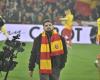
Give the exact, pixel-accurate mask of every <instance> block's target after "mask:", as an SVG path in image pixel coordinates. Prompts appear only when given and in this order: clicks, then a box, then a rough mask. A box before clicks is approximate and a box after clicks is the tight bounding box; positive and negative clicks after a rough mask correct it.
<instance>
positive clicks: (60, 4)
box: [0, 0, 100, 24]
mask: <svg viewBox="0 0 100 80" xmlns="http://www.w3.org/2000/svg"><path fill="white" fill-rule="evenodd" d="M91 1H92V0H91ZM76 2H77V0H0V15H1V16H3V17H4V18H5V20H6V23H18V24H22V23H23V24H41V23H42V21H43V19H45V18H50V19H52V20H53V22H54V23H55V24H61V21H59V18H61V17H63V16H64V11H65V10H66V9H68V8H70V9H71V11H72V13H73V15H74V20H77V19H81V20H84V21H95V20H96V19H97V18H98V17H100V5H96V7H95V8H94V9H93V10H92V12H91V13H92V14H91V15H89V16H84V15H81V14H79V13H78V11H77V10H76V8H75V6H76ZM84 13H85V12H84Z"/></svg>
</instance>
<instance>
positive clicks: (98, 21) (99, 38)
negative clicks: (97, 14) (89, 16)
mask: <svg viewBox="0 0 100 80" xmlns="http://www.w3.org/2000/svg"><path fill="white" fill-rule="evenodd" d="M97 27H98V32H97V38H96V42H97V44H100V18H98V19H97Z"/></svg>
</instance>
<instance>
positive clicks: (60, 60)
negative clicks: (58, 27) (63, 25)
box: [29, 33, 67, 71]
mask: <svg viewBox="0 0 100 80" xmlns="http://www.w3.org/2000/svg"><path fill="white" fill-rule="evenodd" d="M51 35H52V34H50V33H47V37H48V42H49V46H51V45H50V41H49V40H50V37H51ZM41 37H42V36H41V34H40V35H39V36H38V37H37V38H35V40H34V44H33V48H32V51H31V56H30V60H29V70H30V71H33V69H34V68H35V63H37V64H39V62H40V48H41ZM60 38H61V40H62V43H63V49H64V54H63V55H57V56H52V57H51V62H52V67H53V68H59V69H62V68H63V67H64V66H65V62H67V46H66V42H65V39H64V38H63V37H62V36H60Z"/></svg>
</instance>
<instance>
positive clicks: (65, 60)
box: [60, 37, 68, 68]
mask: <svg viewBox="0 0 100 80" xmlns="http://www.w3.org/2000/svg"><path fill="white" fill-rule="evenodd" d="M61 39H62V43H63V49H64V54H63V55H61V65H60V68H64V66H65V63H66V62H67V54H68V50H67V45H66V42H65V39H64V38H63V37H61Z"/></svg>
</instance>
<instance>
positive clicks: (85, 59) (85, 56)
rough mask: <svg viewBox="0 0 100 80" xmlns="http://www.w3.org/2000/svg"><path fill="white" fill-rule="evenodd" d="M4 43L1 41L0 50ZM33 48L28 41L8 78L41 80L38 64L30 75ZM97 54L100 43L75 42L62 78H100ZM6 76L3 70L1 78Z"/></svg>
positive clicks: (93, 79) (65, 79) (84, 79)
mask: <svg viewBox="0 0 100 80" xmlns="http://www.w3.org/2000/svg"><path fill="white" fill-rule="evenodd" d="M3 44H4V43H2V42H0V50H1V49H2V46H3ZM31 48H32V43H27V44H26V46H25V51H24V52H23V53H19V54H18V57H17V61H18V64H17V66H16V67H15V69H14V70H13V71H10V72H9V75H8V79H7V80H39V74H38V66H36V68H35V70H34V72H33V77H32V78H30V77H29V71H28V61H29V57H30V51H31ZM97 54H100V45H99V46H98V45H94V44H91V45H90V44H89V45H88V44H73V46H72V48H71V49H68V59H67V63H66V66H65V68H64V69H63V70H62V72H61V77H60V80H100V79H99V77H100V74H99V72H98V69H97V68H96V67H95V65H94V61H95V60H96V55H97ZM4 76H5V72H2V75H1V74H0V80H3V79H4Z"/></svg>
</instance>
